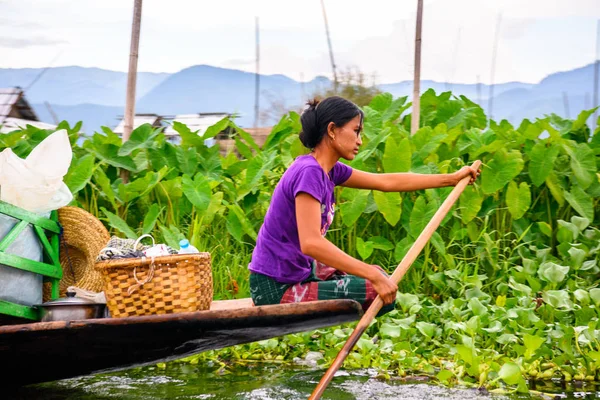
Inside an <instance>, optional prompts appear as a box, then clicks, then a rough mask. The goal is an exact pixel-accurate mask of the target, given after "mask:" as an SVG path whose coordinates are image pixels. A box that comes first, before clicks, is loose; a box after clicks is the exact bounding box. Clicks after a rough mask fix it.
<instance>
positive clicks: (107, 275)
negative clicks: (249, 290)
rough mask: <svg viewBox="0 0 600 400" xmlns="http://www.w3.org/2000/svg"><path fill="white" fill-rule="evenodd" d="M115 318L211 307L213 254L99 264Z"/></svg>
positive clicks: (122, 260)
mask: <svg viewBox="0 0 600 400" xmlns="http://www.w3.org/2000/svg"><path fill="white" fill-rule="evenodd" d="M96 269H97V270H99V271H100V272H101V273H102V276H103V278H104V292H105V294H106V302H107V303H106V305H107V307H108V310H109V311H110V314H111V316H112V317H131V316H136V315H154V314H170V313H179V312H186V311H200V310H208V309H209V308H210V303H211V301H212V297H213V281H212V273H211V259H210V253H197V254H176V255H170V256H161V257H155V258H154V260H152V259H151V258H123V259H113V260H107V261H100V262H97V263H96Z"/></svg>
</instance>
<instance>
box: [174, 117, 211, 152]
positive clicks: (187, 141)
mask: <svg viewBox="0 0 600 400" xmlns="http://www.w3.org/2000/svg"><path fill="white" fill-rule="evenodd" d="M173 129H174V130H175V132H177V133H178V134H179V136H180V137H181V147H182V148H188V147H202V146H204V139H202V138H201V137H200V136H199V135H198V131H195V132H192V131H191V130H190V128H188V126H187V125H185V124H182V123H181V122H177V121H175V122H173Z"/></svg>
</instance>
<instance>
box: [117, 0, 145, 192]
mask: <svg viewBox="0 0 600 400" xmlns="http://www.w3.org/2000/svg"><path fill="white" fill-rule="evenodd" d="M141 25H142V0H135V3H134V6H133V22H132V26H131V47H130V49H129V70H128V72H127V94H126V97H125V121H124V127H123V137H122V140H123V143H124V142H126V141H128V140H129V137H130V136H131V131H132V130H133V117H134V115H135V85H136V79H137V62H138V53H139V46H140V30H141ZM121 178H122V179H123V183H127V182H128V181H129V171H127V170H126V169H122V170H121Z"/></svg>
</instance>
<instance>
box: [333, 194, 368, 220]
mask: <svg viewBox="0 0 600 400" xmlns="http://www.w3.org/2000/svg"><path fill="white" fill-rule="evenodd" d="M369 193H370V191H368V190H357V189H348V188H346V189H344V190H343V191H342V198H343V199H345V200H346V201H344V202H343V203H341V204H340V211H341V213H342V221H343V222H344V225H346V226H352V225H354V223H355V222H356V221H357V220H358V218H359V217H360V216H361V214H362V213H363V211H365V208H366V207H367V199H368V197H369Z"/></svg>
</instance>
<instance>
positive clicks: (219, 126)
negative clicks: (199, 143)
mask: <svg viewBox="0 0 600 400" xmlns="http://www.w3.org/2000/svg"><path fill="white" fill-rule="evenodd" d="M229 122H230V120H229V118H228V117H225V118H223V119H222V120H220V121H219V122H217V123H215V124H214V125H211V126H209V127H208V128H207V129H206V131H205V132H204V135H202V140H207V139H212V138H214V137H215V136H217V135H218V134H219V133H221V132H222V131H224V130H225V129H227V127H228V126H229Z"/></svg>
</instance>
